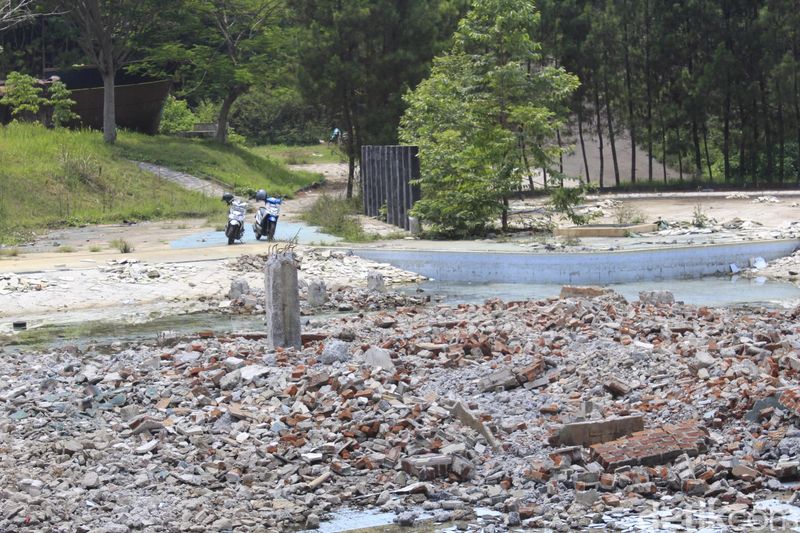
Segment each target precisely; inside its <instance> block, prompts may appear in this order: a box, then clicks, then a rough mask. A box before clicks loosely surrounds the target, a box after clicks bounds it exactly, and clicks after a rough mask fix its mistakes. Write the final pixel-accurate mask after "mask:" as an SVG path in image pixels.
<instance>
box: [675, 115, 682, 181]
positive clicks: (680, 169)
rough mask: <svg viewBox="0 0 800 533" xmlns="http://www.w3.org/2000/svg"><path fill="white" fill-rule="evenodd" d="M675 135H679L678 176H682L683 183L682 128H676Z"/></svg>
mask: <svg viewBox="0 0 800 533" xmlns="http://www.w3.org/2000/svg"><path fill="white" fill-rule="evenodd" d="M675 135H676V137H677V142H678V172H679V174H678V176H679V177H680V180H681V183H682V182H683V147H682V146H681V129H680V128H679V127H678V128H675Z"/></svg>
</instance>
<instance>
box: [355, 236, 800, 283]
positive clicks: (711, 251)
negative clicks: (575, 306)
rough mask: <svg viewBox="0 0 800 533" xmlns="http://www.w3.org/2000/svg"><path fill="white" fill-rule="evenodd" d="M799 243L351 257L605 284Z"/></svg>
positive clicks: (482, 277)
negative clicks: (608, 250) (566, 251)
mask: <svg viewBox="0 0 800 533" xmlns="http://www.w3.org/2000/svg"><path fill="white" fill-rule="evenodd" d="M798 248H800V240H779V241H758V242H746V243H738V244H716V245H707V246H686V247H675V248H662V249H657V250H636V251H622V252H593V253H565V254H559V253H552V254H525V253H515V252H508V253H496V252H491V253H486V252H472V251H471V252H454V251H440V252H430V251H418V250H413V251H412V250H378V249H370V248H361V249H358V248H354V249H352V251H353V253H354V254H355V255H358V256H360V257H363V258H365V259H371V260H373V261H379V262H381V263H390V264H392V265H394V266H396V267H399V268H404V269H406V270H410V271H412V272H417V273H419V274H422V275H423V276H427V277H429V278H433V279H436V280H440V281H460V282H472V283H554V284H601V285H602V284H607V283H625V282H631V281H653V280H662V279H681V278H698V277H701V276H710V275H713V274H722V273H729V272H730V264H731V263H736V264H737V265H739V266H740V267H746V266H747V265H748V260H749V259H750V258H751V257H763V258H764V259H766V260H767V261H771V260H773V259H777V258H779V257H784V256H787V255H790V254H791V253H792V252H794V251H795V250H797V249H798Z"/></svg>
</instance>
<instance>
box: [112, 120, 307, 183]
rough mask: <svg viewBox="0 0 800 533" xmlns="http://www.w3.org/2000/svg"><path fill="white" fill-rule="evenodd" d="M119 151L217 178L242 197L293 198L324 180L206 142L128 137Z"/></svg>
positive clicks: (121, 141) (239, 149)
mask: <svg viewBox="0 0 800 533" xmlns="http://www.w3.org/2000/svg"><path fill="white" fill-rule="evenodd" d="M115 150H117V152H118V153H119V154H120V155H121V156H122V157H125V158H127V159H133V160H136V161H147V162H148V163H153V164H157V165H163V166H165V167H169V168H172V169H174V170H181V171H183V172H189V173H191V174H193V175H195V176H199V177H212V178H216V179H218V180H220V181H222V182H224V183H226V184H228V185H231V186H233V187H235V188H236V190H237V191H239V192H240V193H244V192H245V191H254V190H257V189H262V188H263V189H266V190H267V192H268V193H270V194H285V195H291V194H292V193H294V192H295V191H297V190H298V189H301V188H303V187H305V186H307V185H311V184H312V183H314V182H315V181H319V179H320V177H319V176H318V175H316V174H311V173H309V172H294V171H290V170H289V169H287V168H286V167H284V166H283V165H281V164H280V163H277V162H275V161H273V160H271V159H268V158H265V157H262V155H261V154H256V153H254V152H252V151H250V150H248V149H246V148H242V147H239V146H221V145H219V144H216V143H214V142H212V141H209V140H203V139H181V138H178V137H164V136H157V137H150V136H147V135H141V134H136V133H125V134H124V135H122V136H121V137H120V139H119V140H118V141H117V145H116V147H115Z"/></svg>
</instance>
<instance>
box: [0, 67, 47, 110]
mask: <svg viewBox="0 0 800 533" xmlns="http://www.w3.org/2000/svg"><path fill="white" fill-rule="evenodd" d="M41 94H42V88H41V87H39V86H38V81H37V80H36V78H34V77H33V76H29V75H28V74H22V73H20V72H9V74H8V77H7V78H6V94H5V95H4V96H3V98H2V99H0V104H3V105H7V106H9V107H10V108H11V115H12V116H14V117H20V116H22V117H31V116H32V117H33V118H35V116H36V114H37V113H38V112H39V108H40V107H41V106H42V105H43V104H45V103H46V102H47V100H46V99H44V98H42V96H41Z"/></svg>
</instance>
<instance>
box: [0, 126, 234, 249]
mask: <svg viewBox="0 0 800 533" xmlns="http://www.w3.org/2000/svg"><path fill="white" fill-rule="evenodd" d="M124 137H125V135H123V136H122V138H123V139H124ZM0 191H2V194H0V242H6V243H14V242H19V241H20V240H24V239H26V238H28V237H29V236H30V233H31V231H33V230H41V229H43V228H48V227H51V228H52V227H63V226H73V225H83V224H99V223H118V222H122V221H123V220H147V219H157V218H177V217H195V216H197V217H205V216H208V215H214V214H217V212H218V211H220V205H219V204H220V202H219V201H218V200H216V199H214V198H206V197H204V196H202V195H201V194H199V193H196V192H190V191H186V190H184V189H181V188H180V187H178V186H177V185H173V184H171V183H168V182H166V181H164V180H162V179H159V178H158V177H156V176H153V175H151V174H148V173H146V172H143V171H141V170H139V168H138V167H137V166H136V165H135V164H134V163H132V162H130V161H127V160H125V159H123V158H122V157H120V156H119V155H118V153H117V151H116V149H115V148H113V147H110V146H108V145H106V144H104V143H103V139H102V134H101V133H99V132H93V131H70V130H67V129H57V130H48V129H46V128H44V127H42V126H39V125H36V124H20V123H12V124H10V125H8V126H5V127H0Z"/></svg>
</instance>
